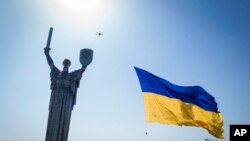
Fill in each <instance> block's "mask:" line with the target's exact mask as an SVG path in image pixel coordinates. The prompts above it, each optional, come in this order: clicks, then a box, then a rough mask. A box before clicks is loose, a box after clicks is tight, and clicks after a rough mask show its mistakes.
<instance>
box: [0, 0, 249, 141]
mask: <svg viewBox="0 0 250 141" xmlns="http://www.w3.org/2000/svg"><path fill="white" fill-rule="evenodd" d="M62 1H63V0H52V1H51V0H22V1H18V0H2V1H1V2H0V19H1V22H0V27H1V32H0V48H1V52H0V60H1V61H0V65H1V67H2V68H1V73H0V78H1V79H0V82H1V83H0V84H1V85H0V89H1V91H2V92H1V94H0V107H1V108H0V125H1V126H0V140H2V141H16V140H20V141H34V140H36V141H43V140H44V138H45V132H46V124H47V117H48V105H49V98H50V89H49V85H50V79H49V67H48V65H47V62H46V59H45V56H44V54H43V48H44V47H45V45H46V40H47V35H48V30H49V27H51V26H53V27H54V33H53V37H52V42H51V48H52V50H51V56H52V58H53V60H54V62H55V65H56V66H57V67H58V68H62V65H61V64H62V61H63V59H64V58H69V59H70V60H71V62H72V67H71V68H70V70H71V71H73V70H75V69H78V68H80V67H81V65H80V62H79V52H80V49H82V48H91V49H93V50H94V59H93V62H92V64H91V65H90V66H89V67H88V68H87V70H86V71H85V73H84V75H83V78H82V80H81V85H80V88H79V89H78V99H77V104H76V106H75V108H74V110H73V113H72V119H71V126H70V132H69V140H71V141H72V140H74V141H82V140H85V141H100V140H109V141H116V140H120V141H127V140H132V141H134V140H137V141H153V140H157V141H165V140H172V141H182V140H186V141H201V140H204V139H205V138H207V137H208V138H213V137H212V136H211V135H209V134H208V133H207V131H206V130H204V129H202V128H197V127H185V126H183V127H179V126H174V125H160V124H147V123H145V116H144V107H143V99H142V95H141V89H140V85H139V82H138V79H137V76H136V73H135V71H134V69H133V66H137V67H139V68H142V69H145V70H147V71H149V72H151V73H153V74H155V75H158V76H160V77H162V78H165V79H167V80H169V81H170V82H172V83H174V84H178V85H182V86H192V85H200V86H202V87H203V88H205V89H206V90H207V91H208V92H209V93H211V94H212V95H213V96H214V97H215V98H216V101H217V103H218V107H219V111H220V112H221V113H222V115H223V117H224V129H225V139H223V141H229V125H230V124H249V123H250V118H249V117H250V112H249V108H250V103H249V99H250V96H249V93H250V87H249V84H250V75H249V74H250V56H249V54H250V47H249V45H250V35H249V33H250V26H249V25H250V9H249V6H250V2H249V1H247V0H241V1H233V0H221V1H217V0H210V1H200V0H190V1H186V0H154V1H153V0H116V1H115V0H105V1H101V0H99V1H98V0H96V2H97V3H98V4H99V5H96V6H95V8H92V9H91V10H92V11H91V10H90V11H88V10H82V9H84V8H86V7H81V5H80V4H78V5H79V6H80V7H81V10H76V8H75V9H74V8H73V9H72V8H70V7H69V6H68V5H70V4H65V5H62ZM65 1H67V0H65ZM75 1H76V0H75ZM82 4H84V3H82ZM86 5H87V4H86ZM99 30H102V31H104V36H101V37H98V36H95V32H96V31H99ZM145 132H148V135H147V136H146V135H145Z"/></svg>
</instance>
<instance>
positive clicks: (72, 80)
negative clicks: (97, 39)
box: [44, 28, 93, 141]
mask: <svg viewBox="0 0 250 141" xmlns="http://www.w3.org/2000/svg"><path fill="white" fill-rule="evenodd" d="M52 31H53V29H52V28H51V29H50V33H49V37H48V41H47V46H46V47H45V48H44V53H45V56H46V58H47V62H48V64H49V67H50V80H51V85H50V89H51V96H50V103H49V117H48V124H47V132H46V138H45V141H67V139H68V133H69V127H70V117H71V112H72V110H73V107H74V105H75V104H76V96H77V88H78V87H79V84H80V80H81V78H82V74H83V72H84V71H85V69H86V68H87V66H88V65H89V64H90V63H91V61H92V58H93V51H92V50H91V49H82V50H81V51H80V63H81V64H82V67H81V68H80V69H78V70H75V71H73V72H69V67H70V64H71V62H70V60H68V59H65V60H64V61H63V70H62V71H60V70H59V69H58V68H57V67H56V66H55V65H54V63H53V60H52V58H51V56H50V54H49V52H50V47H49V46H50V40H51V36H52Z"/></svg>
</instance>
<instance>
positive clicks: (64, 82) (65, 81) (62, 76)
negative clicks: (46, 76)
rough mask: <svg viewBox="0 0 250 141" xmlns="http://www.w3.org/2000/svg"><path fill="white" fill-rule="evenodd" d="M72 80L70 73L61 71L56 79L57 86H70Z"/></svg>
mask: <svg viewBox="0 0 250 141" xmlns="http://www.w3.org/2000/svg"><path fill="white" fill-rule="evenodd" d="M70 82H71V75H70V73H66V72H60V73H59V74H58V75H57V77H56V80H55V87H60V88H69V87H70Z"/></svg>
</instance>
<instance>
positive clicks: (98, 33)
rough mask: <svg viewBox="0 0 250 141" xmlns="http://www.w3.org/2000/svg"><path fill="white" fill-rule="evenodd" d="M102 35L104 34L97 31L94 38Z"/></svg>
mask: <svg viewBox="0 0 250 141" xmlns="http://www.w3.org/2000/svg"><path fill="white" fill-rule="evenodd" d="M103 34H104V32H102V31H98V32H96V34H95V35H96V36H102V35H103Z"/></svg>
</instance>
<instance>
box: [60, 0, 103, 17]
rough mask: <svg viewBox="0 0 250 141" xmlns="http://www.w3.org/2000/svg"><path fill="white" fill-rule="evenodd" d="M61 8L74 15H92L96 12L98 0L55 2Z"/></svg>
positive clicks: (62, 0)
mask: <svg viewBox="0 0 250 141" xmlns="http://www.w3.org/2000/svg"><path fill="white" fill-rule="evenodd" d="M57 1H58V3H59V4H60V5H61V6H62V8H64V9H66V10H68V11H69V12H73V13H75V14H84V15H86V14H93V13H95V12H96V11H98V7H99V0H57Z"/></svg>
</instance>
